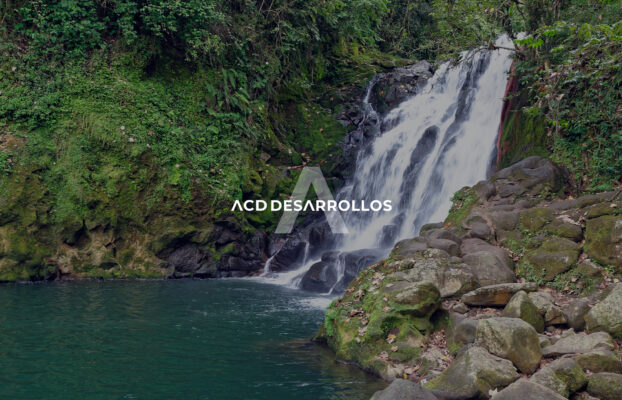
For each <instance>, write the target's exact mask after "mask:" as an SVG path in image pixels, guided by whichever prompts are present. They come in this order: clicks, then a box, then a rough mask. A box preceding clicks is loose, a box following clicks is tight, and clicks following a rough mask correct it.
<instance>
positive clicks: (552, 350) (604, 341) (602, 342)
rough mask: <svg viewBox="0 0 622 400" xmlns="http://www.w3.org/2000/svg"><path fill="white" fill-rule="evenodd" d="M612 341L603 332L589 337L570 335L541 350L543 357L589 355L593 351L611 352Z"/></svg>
mask: <svg viewBox="0 0 622 400" xmlns="http://www.w3.org/2000/svg"><path fill="white" fill-rule="evenodd" d="M611 349H613V341H612V340H611V336H609V334H608V333H605V332H597V333H592V334H590V335H587V334H584V333H581V334H574V333H571V334H569V335H566V336H565V337H563V338H561V339H559V340H558V341H556V342H555V343H554V344H552V345H550V346H546V347H545V348H544V349H543V350H542V354H543V355H544V356H545V357H559V356H563V355H565V354H582V353H590V352H592V351H594V350H611Z"/></svg>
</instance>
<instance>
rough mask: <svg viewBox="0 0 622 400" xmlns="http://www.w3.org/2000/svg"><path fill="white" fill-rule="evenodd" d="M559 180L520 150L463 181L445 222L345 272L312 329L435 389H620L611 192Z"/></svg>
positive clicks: (602, 393) (382, 368) (617, 199)
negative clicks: (569, 190)
mask: <svg viewBox="0 0 622 400" xmlns="http://www.w3.org/2000/svg"><path fill="white" fill-rule="evenodd" d="M565 187H566V186H565V184H564V177H563V171H562V170H561V169H559V168H558V167H556V166H555V165H554V164H552V163H551V162H549V161H547V160H545V159H542V158H539V157H530V158H527V159H525V160H523V161H521V162H519V163H517V164H515V165H512V166H510V167H508V168H506V169H503V170H501V171H499V172H497V173H496V174H495V175H493V176H492V177H491V178H490V179H489V180H486V181H481V182H479V183H478V184H476V185H475V186H473V187H467V188H464V189H463V190H461V191H460V192H458V193H457V194H456V195H455V196H454V199H453V201H454V206H453V208H452V210H451V211H450V213H449V215H448V217H447V218H446V219H445V221H444V222H443V223H440V224H436V225H435V224H431V225H427V226H424V227H423V228H422V231H421V236H419V237H416V238H414V239H407V240H404V241H401V242H399V243H398V244H397V245H396V246H395V247H394V249H393V251H392V253H391V255H390V256H389V257H388V258H387V259H385V260H382V261H380V262H378V263H376V264H375V265H373V266H372V267H370V268H368V269H367V270H365V271H363V272H362V273H361V274H360V275H358V276H357V278H355V280H354V281H353V282H352V284H351V285H350V286H349V287H348V289H347V290H346V294H345V295H344V296H343V297H342V298H340V299H338V300H336V301H335V302H333V303H332V304H331V306H330V307H329V308H328V310H327V312H326V317H325V322H324V326H323V328H322V329H321V330H320V332H319V334H318V336H317V338H316V339H317V340H320V341H324V342H326V343H328V344H329V346H331V347H332V348H333V349H334V350H335V352H336V354H337V357H338V358H340V359H343V360H347V361H351V362H354V363H356V364H358V365H359V366H361V367H362V368H363V369H365V370H368V371H371V372H374V373H376V374H378V375H379V376H382V377H383V378H384V379H387V380H389V381H393V380H395V379H398V378H404V379H408V380H412V381H414V382H420V383H422V384H423V387H425V388H427V389H429V390H430V391H431V393H433V395H435V396H437V397H438V398H439V399H449V398H451V399H454V398H460V399H473V398H490V397H491V396H493V398H494V399H497V398H498V399H514V398H518V397H512V396H515V394H514V393H520V392H521V391H522V390H527V389H528V390H532V391H533V393H537V396H540V397H531V398H543V399H544V398H558V397H559V396H563V397H561V398H569V397H570V395H573V394H574V393H575V392H577V393H579V394H578V395H577V396H583V391H584V390H586V388H587V392H588V393H590V394H591V395H595V396H597V397H598V398H601V399H607V400H608V399H618V398H619V397H616V396H618V395H619V394H618V393H619V392H617V390H618V389H617V388H619V387H620V384H621V383H622V375H618V374H619V373H621V372H622V361H621V360H620V354H619V353H618V349H619V348H620V340H622V331H621V330H620V329H621V327H622V320H620V316H619V305H620V301H622V297H621V293H622V285H620V284H619V283H618V282H619V281H620V277H621V273H622V251H620V249H621V247H622V236H621V235H620V232H621V231H620V229H621V227H622V194H621V192H620V191H619V190H618V191H612V192H604V193H600V194H594V195H587V196H582V197H579V198H576V199H574V198H571V197H568V196H567V195H566V194H565V193H564V190H565ZM583 331H585V332H583ZM603 374H604V375H603ZM519 378H523V380H521V381H520V382H519V383H516V384H515V385H518V386H510V388H508V389H507V390H503V389H504V388H505V387H506V386H508V385H510V384H511V383H512V382H514V381H517V380H518V379H519ZM527 379H528V380H527ZM603 379H604V380H605V381H607V382H608V383H607V384H606V385H605V384H603V383H602V382H601V381H602V380H603ZM396 385H398V386H396V387H401V386H399V385H403V384H402V383H398V384H396ZM392 386H393V385H392ZM396 387H394V388H393V389H392V390H397V389H395V388H396ZM517 387H518V388H520V389H517ZM525 388H526V389H525ZM402 389H403V388H402ZM411 389H412V390H413V391H421V390H422V389H421V388H420V387H419V386H416V385H414V386H412V387H411ZM400 390H401V389H400ZM497 392H499V394H498V395H495V393H497ZM387 393H391V391H390V390H389V392H387ZM547 393H548V394H547ZM378 396H381V395H380V394H378V395H377V397H375V398H390V397H378ZM382 396H388V394H385V395H382ZM534 396H535V394H534ZM547 396H550V397H547ZM573 398H574V397H573ZM576 398H584V397H576Z"/></svg>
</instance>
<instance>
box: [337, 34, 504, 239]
mask: <svg viewBox="0 0 622 400" xmlns="http://www.w3.org/2000/svg"><path fill="white" fill-rule="evenodd" d="M497 45H498V46H502V47H511V46H512V42H511V40H509V39H508V38H507V37H502V38H500V39H499V40H498V41H497ZM510 56H511V51H509V50H505V49H500V50H494V51H489V50H479V51H472V52H466V53H464V54H462V61H461V62H460V63H459V64H458V65H456V66H452V65H451V64H450V63H445V64H443V65H441V66H440V67H439V68H438V69H437V71H436V73H435V74H434V76H433V77H432V78H431V79H430V80H429V81H428V82H427V84H426V85H425V87H423V88H422V89H421V90H420V91H419V93H418V94H417V95H416V96H414V97H412V98H410V99H409V100H407V101H405V102H403V103H402V104H400V105H399V107H397V108H396V109H394V110H392V111H391V112H390V113H389V114H388V115H387V116H386V117H385V121H393V123H394V124H395V126H394V127H393V128H392V129H390V130H388V131H387V132H384V133H383V134H382V135H381V136H379V137H378V138H376V140H375V141H374V142H373V143H372V144H371V148H370V149H368V150H367V151H365V152H361V154H360V155H359V159H358V160H357V164H356V166H357V169H356V173H355V176H354V179H353V183H352V185H351V187H350V188H346V189H345V190H347V196H348V198H350V199H365V200H366V201H367V202H369V201H371V200H372V199H380V200H383V199H390V200H392V201H393V204H394V208H393V212H391V213H385V214H368V213H351V214H349V215H347V216H346V223H347V224H348V228H349V229H350V232H351V234H350V235H349V236H348V237H347V238H346V241H345V243H344V244H343V246H342V248H341V250H344V251H347V250H356V249H360V248H372V247H378V246H379V243H380V242H379V241H380V240H381V235H382V232H383V227H385V226H395V228H397V232H398V233H397V236H396V239H397V240H399V239H403V238H407V237H413V236H415V235H416V234H417V233H418V231H419V229H420V228H421V226H422V225H423V224H425V223H428V222H431V221H432V222H437V221H442V220H443V219H444V218H445V216H446V215H447V212H448V211H449V208H450V207H451V196H452V195H453V193H455V192H456V191H457V190H459V189H460V188H462V187H463V186H467V185H473V184H474V183H476V182H477V181H479V180H481V179H485V178H486V172H487V169H488V166H489V164H490V161H491V155H492V153H493V150H494V148H495V139H496V136H497V133H498V128H499V120H500V115H501V108H502V105H503V95H504V91H505V86H506V82H507V72H508V70H509V68H510V66H511V63H512V60H511V57H510ZM338 197H342V195H340V196H338ZM385 229H386V228H385Z"/></svg>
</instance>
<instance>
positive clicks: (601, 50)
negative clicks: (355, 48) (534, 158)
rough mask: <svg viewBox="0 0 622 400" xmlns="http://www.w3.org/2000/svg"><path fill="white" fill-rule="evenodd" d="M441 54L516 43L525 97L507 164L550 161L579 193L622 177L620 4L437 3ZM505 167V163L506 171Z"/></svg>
mask: <svg viewBox="0 0 622 400" xmlns="http://www.w3.org/2000/svg"><path fill="white" fill-rule="evenodd" d="M433 4H434V10H433V11H432V15H433V16H434V17H435V18H436V20H437V25H436V29H437V31H438V32H439V33H440V38H441V39H440V40H439V45H438V52H439V53H440V54H443V53H447V54H452V53H453V52H455V51H456V50H459V49H463V48H468V47H474V46H478V45H482V44H486V43H492V42H493V40H494V38H495V37H496V36H497V35H498V34H499V33H501V32H506V33H508V34H510V35H512V36H518V32H524V34H525V35H526V37H524V38H523V39H521V40H517V41H516V44H517V45H518V47H519V49H518V51H517V56H516V63H515V69H516V74H517V76H519V78H520V84H521V85H520V87H521V89H520V93H518V94H515V95H514V97H515V102H514V105H515V107H516V108H515V110H514V111H515V112H514V113H513V115H511V116H510V118H509V120H508V121H506V125H505V126H504V128H505V131H506V135H505V138H504V139H506V140H508V146H509V147H510V149H509V153H511V154H510V157H508V158H507V163H511V162H515V161H518V159H520V158H522V157H525V156H526V155H528V154H538V155H545V156H547V155H548V156H551V157H552V158H553V159H554V160H555V161H556V162H558V163H559V164H560V165H562V166H564V167H566V168H568V170H569V171H570V172H571V174H572V179H573V182H572V183H573V185H574V186H575V187H576V189H578V190H579V191H601V190H609V189H611V188H612V187H615V186H616V185H619V184H620V178H621V177H622V161H621V159H620V154H622V133H621V132H622V120H621V112H620V111H621V110H620V104H621V102H622V94H621V93H622V90H621V89H622V87H621V85H622V69H621V68H620V65H621V64H622V59H621V58H620V54H622V47H621V40H622V4H621V2H620V1H619V0H525V1H518V0H487V1H483V2H481V1H470V0H467V1H461V2H453V1H450V0H435V1H434V3H433ZM507 163H506V165H507Z"/></svg>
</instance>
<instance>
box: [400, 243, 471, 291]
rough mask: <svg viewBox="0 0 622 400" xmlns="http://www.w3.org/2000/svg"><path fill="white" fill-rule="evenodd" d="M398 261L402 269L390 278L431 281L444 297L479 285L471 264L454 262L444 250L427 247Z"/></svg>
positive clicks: (408, 280)
mask: <svg viewBox="0 0 622 400" xmlns="http://www.w3.org/2000/svg"><path fill="white" fill-rule="evenodd" d="M397 262H398V263H400V264H399V266H400V269H401V271H399V272H396V273H393V274H391V275H389V276H388V279H389V280H401V281H407V282H430V283H433V284H434V285H435V286H436V287H437V288H438V289H439V291H440V293H441V296H442V297H448V296H454V295H456V294H460V293H464V292H466V291H468V290H471V289H473V288H475V287H477V286H478V283H477V278H476V277H475V276H474V275H473V274H472V273H471V270H470V268H469V266H467V265H464V264H460V265H456V264H452V263H451V262H450V258H449V255H448V254H447V253H446V252H445V251H443V250H438V249H427V250H425V251H423V252H421V253H419V254H418V255H417V256H416V257H415V258H413V259H409V260H402V261H397Z"/></svg>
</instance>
